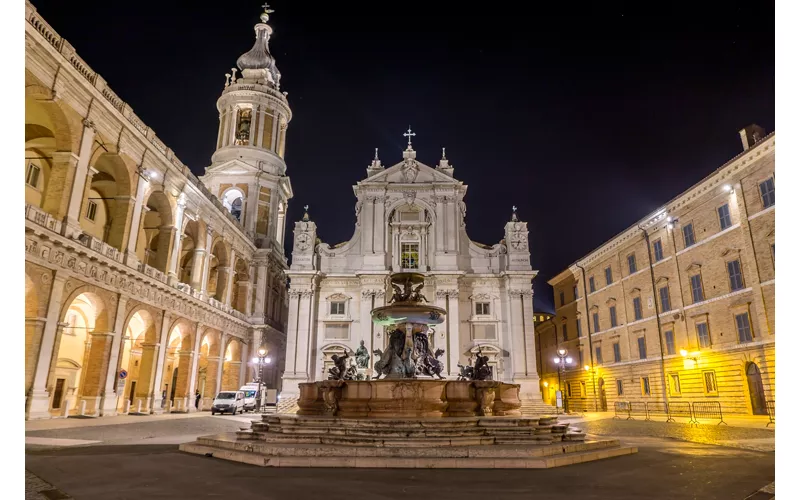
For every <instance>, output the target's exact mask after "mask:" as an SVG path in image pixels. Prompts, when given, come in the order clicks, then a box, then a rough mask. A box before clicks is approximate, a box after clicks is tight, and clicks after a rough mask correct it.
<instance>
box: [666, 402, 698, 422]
mask: <svg viewBox="0 0 800 500" xmlns="http://www.w3.org/2000/svg"><path fill="white" fill-rule="evenodd" d="M667 415H668V418H667V422H675V418H674V417H689V423H690V424H694V423H697V421H695V419H694V414H692V403H690V402H688V401H670V402H669V403H667Z"/></svg>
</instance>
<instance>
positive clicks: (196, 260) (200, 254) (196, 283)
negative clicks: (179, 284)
mask: <svg viewBox="0 0 800 500" xmlns="http://www.w3.org/2000/svg"><path fill="white" fill-rule="evenodd" d="M193 252H194V257H193V258H192V276H191V278H190V279H189V285H190V286H191V287H192V288H194V289H195V290H200V288H201V287H202V286H203V266H204V265H205V261H206V249H205V248H195V249H194V250H193Z"/></svg>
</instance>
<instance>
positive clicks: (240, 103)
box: [202, 4, 292, 255]
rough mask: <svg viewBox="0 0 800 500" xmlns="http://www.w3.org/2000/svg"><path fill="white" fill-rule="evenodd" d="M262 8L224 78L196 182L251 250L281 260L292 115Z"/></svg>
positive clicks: (288, 194) (266, 10) (289, 190)
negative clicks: (251, 37)
mask: <svg viewBox="0 0 800 500" xmlns="http://www.w3.org/2000/svg"><path fill="white" fill-rule="evenodd" d="M263 7H264V12H263V13H262V14H261V16H260V18H261V22H260V23H257V24H256V25H255V28H254V29H255V43H254V44H253V47H252V48H251V49H250V50H249V51H247V52H245V53H244V54H242V55H241V56H239V58H238V59H237V61H236V66H237V67H236V68H231V71H230V73H226V74H225V87H224V89H223V91H222V95H221V96H220V98H219V99H218V100H217V110H218V111H219V129H218V133H217V145H216V151H215V152H214V154H213V155H212V156H211V165H210V166H209V167H206V173H205V175H204V176H202V181H203V183H204V184H205V185H206V186H207V187H208V188H209V190H210V191H211V193H212V194H213V195H215V196H216V197H217V198H219V200H220V202H222V204H223V206H225V208H226V209H228V211H229V212H230V213H231V215H232V216H233V217H234V218H235V219H237V220H238V221H239V222H240V223H241V224H242V227H243V228H244V230H245V232H246V233H247V234H248V235H249V236H250V237H251V238H253V240H254V241H255V243H256V246H257V247H259V248H264V249H268V248H274V250H276V251H277V252H278V253H280V255H283V240H284V234H285V230H286V228H285V214H286V208H287V203H288V200H289V199H290V198H291V197H292V188H291V183H290V182H289V177H288V176H287V175H286V163H285V161H284V152H285V147H286V129H287V127H288V124H289V121H291V119H292V111H291V109H290V108H289V101H288V100H287V97H286V96H287V92H282V91H281V90H280V80H281V73H280V71H278V66H277V64H276V63H275V58H274V57H273V56H272V54H271V53H270V50H269V40H270V37H271V36H272V27H270V26H269V25H268V24H267V21H269V15H270V14H271V13H272V12H273V10H272V9H270V8H269V6H268V5H267V4H264V6H263ZM237 69H238V71H241V74H240V75H237Z"/></svg>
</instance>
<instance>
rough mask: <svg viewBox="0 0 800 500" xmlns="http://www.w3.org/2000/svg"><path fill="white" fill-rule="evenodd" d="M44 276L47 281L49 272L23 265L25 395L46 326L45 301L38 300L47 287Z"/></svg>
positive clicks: (43, 294) (26, 264)
mask: <svg viewBox="0 0 800 500" xmlns="http://www.w3.org/2000/svg"><path fill="white" fill-rule="evenodd" d="M45 276H46V277H47V279H48V280H49V278H50V272H49V271H45V273H42V272H41V271H39V270H38V269H35V268H34V267H33V266H29V265H28V263H27V262H26V263H25V394H27V393H28V391H29V390H30V388H31V384H33V375H34V372H35V370H36V365H37V362H38V359H37V358H38V355H39V350H40V349H41V343H42V334H43V333H44V327H45V324H46V321H45V314H46V312H45V311H43V310H42V302H46V300H40V299H39V298H40V297H42V298H44V297H46V295H45V293H46V292H47V290H46V288H47V287H46V286H44V285H43V282H42V280H43V279H44V278H45Z"/></svg>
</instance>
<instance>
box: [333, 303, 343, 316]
mask: <svg viewBox="0 0 800 500" xmlns="http://www.w3.org/2000/svg"><path fill="white" fill-rule="evenodd" d="M334 315H344V301H337V302H331V316H334Z"/></svg>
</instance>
